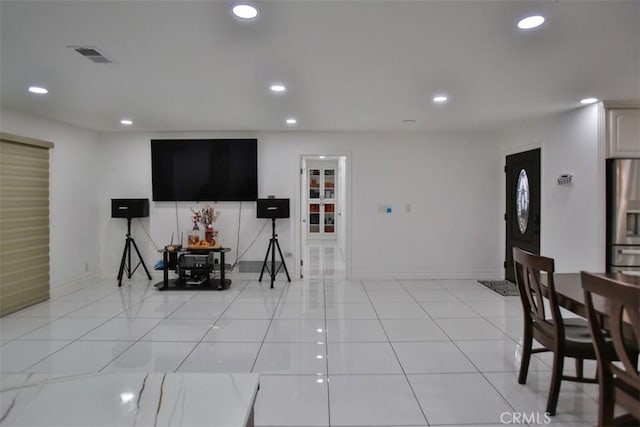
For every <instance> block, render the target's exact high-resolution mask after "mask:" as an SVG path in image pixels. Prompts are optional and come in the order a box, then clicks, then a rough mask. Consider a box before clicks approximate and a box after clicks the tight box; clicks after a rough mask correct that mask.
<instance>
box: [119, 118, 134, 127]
mask: <svg viewBox="0 0 640 427" xmlns="http://www.w3.org/2000/svg"><path fill="white" fill-rule="evenodd" d="M120 124H121V125H125V126H131V125H132V124H133V120H131V119H122V120H120Z"/></svg>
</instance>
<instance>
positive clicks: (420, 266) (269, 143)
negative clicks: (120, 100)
mask: <svg viewBox="0 0 640 427" xmlns="http://www.w3.org/2000/svg"><path fill="white" fill-rule="evenodd" d="M203 137H209V138H222V137H236V138H246V137H257V138H258V157H259V158H258V175H259V196H260V197H266V196H267V195H270V194H273V195H276V196H277V197H289V198H291V199H292V203H291V207H292V210H293V211H292V219H290V220H285V221H279V222H278V234H279V241H280V245H281V246H282V251H283V252H293V253H295V254H296V260H297V259H298V258H297V256H298V254H297V252H298V249H297V243H296V239H297V236H296V227H294V221H295V220H294V218H295V217H296V212H295V211H296V210H298V209H299V208H298V207H299V206H300V203H299V195H298V194H297V193H298V186H299V184H298V183H299V167H300V163H299V161H300V156H301V155H304V154H319V153H322V154H327V155H331V154H345V153H349V154H350V156H351V165H350V167H351V171H350V173H348V175H349V177H350V179H351V191H350V194H351V201H350V203H351V206H350V207H349V208H350V209H348V211H349V212H350V224H351V227H350V236H349V237H350V238H348V240H350V241H351V246H350V247H348V248H347V250H348V253H347V256H350V257H351V268H352V273H353V276H354V277H361V278H362V277H376V278H387V277H389V278H391V277H393V278H400V277H405V278H411V277H413V278H417V277H421V278H422V277H469V278H496V277H501V275H502V264H501V263H502V261H501V257H500V254H501V242H500V241H499V239H497V238H496V236H498V235H499V233H500V222H499V221H498V219H497V218H499V217H500V216H501V212H502V210H501V197H502V193H501V191H502V188H501V187H500V179H501V159H500V153H499V148H498V146H497V144H496V143H495V138H494V137H492V136H490V135H481V134H474V135H470V134H466V135H438V134H423V133H306V132H282V133H277V132H276V133H257V134H250V133H215V132H205V133H202V132H198V133H167V132H164V133H155V134H151V133H111V134H105V135H102V136H101V138H100V143H99V152H98V156H99V158H100V166H99V169H98V172H99V175H100V177H101V181H100V194H101V195H102V197H101V199H100V200H99V201H98V205H99V211H100V215H101V222H100V224H102V230H101V236H102V238H101V242H102V258H101V260H102V264H101V267H102V269H103V271H104V272H107V273H108V274H113V272H114V271H115V270H116V269H117V267H118V264H119V257H120V255H121V253H122V246H123V243H124V230H125V224H124V221H123V220H114V219H110V218H109V200H110V199H111V198H116V197H149V198H151V170H150V168H151V166H150V164H151V162H150V143H149V140H150V139H151V138H203ZM381 204H391V205H392V206H393V213H392V214H386V213H379V211H378V210H379V209H378V208H379V205H381ZM191 206H194V207H195V204H193V203H179V204H178V222H179V224H180V229H182V230H184V231H185V235H186V234H188V230H189V229H190V222H189V216H190V215H189V208H190V207H191ZM216 206H217V207H218V208H219V209H221V211H222V215H221V217H220V219H219V221H218V223H217V224H216V226H217V228H218V229H219V230H220V233H221V234H220V239H221V241H222V243H223V244H224V245H226V246H231V247H232V252H231V254H230V256H229V258H231V259H233V258H234V257H235V255H236V251H235V244H236V233H237V223H238V215H237V214H238V203H219V204H217V205H216ZM297 215H298V216H299V212H297ZM141 222H142V224H143V225H145V227H146V228H147V229H148V230H149V232H150V234H151V236H152V238H153V240H154V241H155V243H156V244H157V245H158V246H164V245H165V244H167V243H168V242H169V240H170V238H171V231H173V230H175V229H176V225H175V224H176V213H175V205H174V204H173V203H153V202H152V203H151V217H150V218H148V219H145V220H142V221H141ZM263 224H264V220H256V219H255V204H253V203H243V207H242V221H241V227H240V252H243V251H244V250H245V249H246V247H247V246H248V244H249V243H250V242H251V241H253V240H254V239H255V238H256V236H257V235H258V233H259V232H260V230H261V227H262V225H263ZM269 235H270V226H268V227H266V228H265V229H264V230H263V231H262V235H260V236H259V237H258V240H257V241H256V244H255V245H254V247H253V248H252V249H251V250H250V251H248V252H247V254H246V255H245V256H244V258H243V259H244V260H257V261H262V260H263V258H264V253H265V251H266V246H267V244H268V238H269ZM134 238H135V239H136V241H137V242H138V244H139V246H140V249H141V250H142V251H143V256H144V257H145V260H147V263H148V264H151V265H153V264H154V263H155V261H156V260H157V259H159V255H158V254H157V253H156V252H155V248H154V246H153V244H151V243H150V242H149V239H148V238H147V237H146V236H145V234H144V231H142V230H141V227H140V226H139V225H138V224H134ZM137 274H138V273H137Z"/></svg>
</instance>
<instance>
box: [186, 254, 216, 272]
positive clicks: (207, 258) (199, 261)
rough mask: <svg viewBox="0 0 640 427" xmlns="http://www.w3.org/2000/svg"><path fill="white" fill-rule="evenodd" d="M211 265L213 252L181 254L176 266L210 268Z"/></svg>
mask: <svg viewBox="0 0 640 427" xmlns="http://www.w3.org/2000/svg"><path fill="white" fill-rule="evenodd" d="M212 266H213V254H208V255H194V254H181V255H180V258H178V267H180V268H184V269H191V268H211V267H212Z"/></svg>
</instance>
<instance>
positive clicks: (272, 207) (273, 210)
mask: <svg viewBox="0 0 640 427" xmlns="http://www.w3.org/2000/svg"><path fill="white" fill-rule="evenodd" d="M256 214H257V217H258V218H272V219H273V218H289V199H258V203H257V212H256Z"/></svg>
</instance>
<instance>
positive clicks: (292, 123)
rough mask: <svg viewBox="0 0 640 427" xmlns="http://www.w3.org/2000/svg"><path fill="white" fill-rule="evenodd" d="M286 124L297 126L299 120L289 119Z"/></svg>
mask: <svg viewBox="0 0 640 427" xmlns="http://www.w3.org/2000/svg"><path fill="white" fill-rule="evenodd" d="M285 123H286V124H288V125H295V124H296V123H298V120H296V119H294V118H293V117H289V118H288V119H287V120H285Z"/></svg>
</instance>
